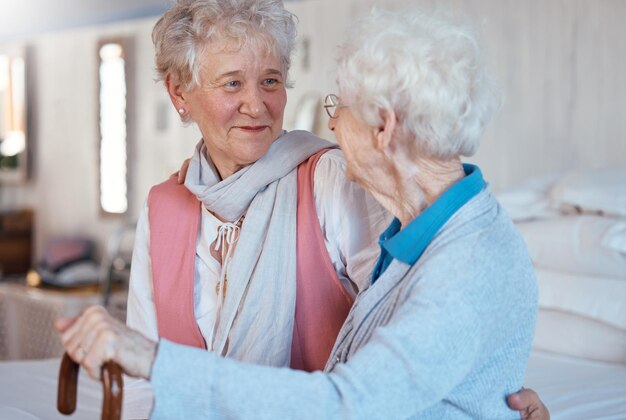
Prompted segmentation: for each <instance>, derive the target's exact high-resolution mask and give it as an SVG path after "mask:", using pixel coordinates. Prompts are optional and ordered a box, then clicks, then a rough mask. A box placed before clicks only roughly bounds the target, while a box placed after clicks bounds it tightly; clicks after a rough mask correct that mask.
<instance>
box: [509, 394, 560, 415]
mask: <svg viewBox="0 0 626 420" xmlns="http://www.w3.org/2000/svg"><path fill="white" fill-rule="evenodd" d="M507 402H508V403H509V407H511V408H512V409H513V410H517V411H519V412H520V415H521V416H522V420H550V412H549V411H548V408H547V407H546V406H545V405H544V403H543V401H541V400H540V399H539V395H537V393H536V392H535V391H533V390H532V389H528V388H522V390H521V391H520V392H517V393H515V394H511V395H509V396H508V398H507Z"/></svg>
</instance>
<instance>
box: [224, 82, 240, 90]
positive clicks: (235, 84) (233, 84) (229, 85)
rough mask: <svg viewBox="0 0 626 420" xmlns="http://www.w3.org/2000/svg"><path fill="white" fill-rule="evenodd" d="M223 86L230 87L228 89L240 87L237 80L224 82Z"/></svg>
mask: <svg viewBox="0 0 626 420" xmlns="http://www.w3.org/2000/svg"><path fill="white" fill-rule="evenodd" d="M224 86H226V87H230V88H235V87H239V86H241V82H239V81H238V80H231V81H230V82H226V83H225V84H224Z"/></svg>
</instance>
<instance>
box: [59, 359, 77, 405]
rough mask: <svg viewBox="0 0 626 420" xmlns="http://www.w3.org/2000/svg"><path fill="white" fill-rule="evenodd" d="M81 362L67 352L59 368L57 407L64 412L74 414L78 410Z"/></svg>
mask: <svg viewBox="0 0 626 420" xmlns="http://www.w3.org/2000/svg"><path fill="white" fill-rule="evenodd" d="M78 368H79V364H78V363H76V362H75V361H73V360H72V359H70V356H69V355H68V354H67V353H65V354H63V359H61V368H60V369H59V388H58V390H57V409H58V410H59V412H61V413H63V414H72V413H73V412H74V410H76V394H77V387H78Z"/></svg>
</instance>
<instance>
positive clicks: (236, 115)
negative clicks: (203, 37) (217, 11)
mask: <svg viewBox="0 0 626 420" xmlns="http://www.w3.org/2000/svg"><path fill="white" fill-rule="evenodd" d="M200 60H201V63H202V67H201V71H200V84H199V86H196V87H194V88H193V89H192V90H191V91H189V92H180V98H179V99H180V101H181V102H180V103H176V102H175V105H176V106H177V107H180V106H182V107H184V109H185V111H186V112H188V113H189V114H190V116H191V119H192V120H193V121H194V122H195V123H196V124H197V125H198V127H199V129H200V132H201V133H202V137H203V139H204V143H205V145H206V147H207V150H208V153H209V156H210V157H211V160H212V161H213V163H214V164H215V166H216V168H217V169H218V171H219V173H220V175H221V177H222V179H224V178H227V177H228V176H230V175H232V174H233V173H235V172H236V171H238V170H239V169H241V168H243V167H245V166H247V165H250V164H252V163H254V162H256V161H257V160H258V159H260V158H261V157H262V156H263V155H265V153H267V151H268V149H269V147H270V145H271V144H272V142H274V140H276V138H278V136H279V134H280V132H281V130H282V126H283V114H284V111H285V105H286V103H287V93H286V90H285V78H286V77H287V75H286V74H285V73H286V69H285V65H284V64H283V61H282V60H281V58H280V56H279V55H278V54H276V53H275V52H263V51H259V49H258V48H255V47H253V46H252V45H244V46H242V47H240V46H239V45H238V44H236V43H233V42H219V41H216V42H214V43H213V44H211V45H210V46H209V47H208V48H206V49H205V50H204V52H203V54H202V55H201V56H200ZM168 89H169V90H170V94H171V93H172V92H171V87H170V86H168ZM174 96H175V95H173V97H172V100H173V101H174V100H175V97H174Z"/></svg>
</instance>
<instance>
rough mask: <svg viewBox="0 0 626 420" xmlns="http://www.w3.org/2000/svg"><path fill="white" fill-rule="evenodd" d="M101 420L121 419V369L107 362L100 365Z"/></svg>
mask: <svg viewBox="0 0 626 420" xmlns="http://www.w3.org/2000/svg"><path fill="white" fill-rule="evenodd" d="M100 378H102V390H103V392H104V399H103V400H102V420H119V419H121V418H122V397H123V396H124V380H123V379H122V368H121V367H120V365H118V364H117V363H115V362H112V361H109V362H106V363H105V364H104V365H102V371H101V373H100Z"/></svg>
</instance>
